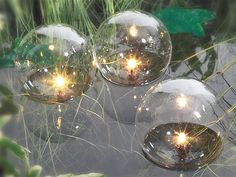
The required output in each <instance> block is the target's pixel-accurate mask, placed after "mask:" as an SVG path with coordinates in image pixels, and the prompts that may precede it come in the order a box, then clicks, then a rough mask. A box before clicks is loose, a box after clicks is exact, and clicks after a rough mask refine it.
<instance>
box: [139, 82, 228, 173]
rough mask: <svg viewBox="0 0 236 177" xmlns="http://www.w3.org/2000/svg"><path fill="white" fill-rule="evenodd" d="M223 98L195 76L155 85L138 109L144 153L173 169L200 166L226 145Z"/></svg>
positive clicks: (140, 140) (217, 154)
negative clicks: (219, 98) (224, 143)
mask: <svg viewBox="0 0 236 177" xmlns="http://www.w3.org/2000/svg"><path fill="white" fill-rule="evenodd" d="M225 110H226V107H225V104H224V102H222V101H221V100H218V99H217V97H216V96H215V93H214V91H213V90H211V89H210V88H209V87H208V86H207V85H205V84H204V83H202V82H200V81H197V80H195V79H186V78H179V79H169V80H166V81H163V82H161V83H159V84H158V85H156V86H154V87H152V88H151V89H150V90H149V91H148V92H147V94H146V95H145V96H144V98H143V101H142V103H141V104H140V106H139V108H138V109H137V114H136V120H135V126H136V127H135V132H136V138H137V140H138V143H139V144H140V145H141V147H142V150H143V152H144V154H145V156H146V157H147V158H148V159H149V160H151V161H152V162H154V163H156V164H157V165H160V166H162V167H166V168H170V169H179V170H187V169H197V168H201V167H204V166H206V165H207V164H209V163H211V162H212V161H213V160H215V159H216V158H217V157H218V156H219V155H220V153H221V151H222V148H223V140H224V136H225V127H226V123H227V121H226V119H227V116H228V115H227V114H226V113H225V112H226V111H225Z"/></svg>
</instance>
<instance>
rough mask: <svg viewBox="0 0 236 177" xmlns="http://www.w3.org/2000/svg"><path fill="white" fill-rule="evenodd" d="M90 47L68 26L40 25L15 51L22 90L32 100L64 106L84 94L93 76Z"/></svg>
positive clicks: (85, 38) (81, 36) (84, 37)
mask: <svg viewBox="0 0 236 177" xmlns="http://www.w3.org/2000/svg"><path fill="white" fill-rule="evenodd" d="M92 58H93V57H92V52H91V44H90V41H89V40H88V39H87V37H86V36H85V35H83V34H82V33H80V32H78V31H77V30H76V29H74V28H73V27H71V26H68V25H62V24H55V25H47V26H40V27H38V28H36V29H34V30H32V31H31V32H29V33H28V34H27V35H26V36H25V37H24V38H23V39H22V41H21V43H20V46H19V48H18V50H17V56H16V60H15V65H16V67H17V69H18V71H19V75H20V81H21V83H22V84H23V87H24V91H25V92H26V93H27V94H28V95H29V97H30V98H31V99H33V100H35V101H39V102H42V103H49V104H53V103H63V102H65V101H67V100H69V99H72V98H74V97H77V96H80V95H81V94H82V93H83V92H84V91H86V90H87V89H88V88H89V86H90V84H91V81H92V78H93V76H94V70H95V67H94V65H93V59H92Z"/></svg>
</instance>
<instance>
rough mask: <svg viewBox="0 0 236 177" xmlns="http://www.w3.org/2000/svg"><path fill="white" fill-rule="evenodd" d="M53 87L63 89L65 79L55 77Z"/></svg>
mask: <svg viewBox="0 0 236 177" xmlns="http://www.w3.org/2000/svg"><path fill="white" fill-rule="evenodd" d="M55 85H56V86H57V87H63V86H64V85H65V79H64V78H63V77H62V76H57V77H56V79H55Z"/></svg>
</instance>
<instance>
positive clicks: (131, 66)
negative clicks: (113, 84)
mask: <svg viewBox="0 0 236 177" xmlns="http://www.w3.org/2000/svg"><path fill="white" fill-rule="evenodd" d="M139 65H140V62H139V61H138V60H137V59H135V58H130V59H128V61H127V66H126V67H127V69H128V70H134V69H136V68H137V67H138V66H139Z"/></svg>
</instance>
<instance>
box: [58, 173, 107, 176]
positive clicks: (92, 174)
mask: <svg viewBox="0 0 236 177" xmlns="http://www.w3.org/2000/svg"><path fill="white" fill-rule="evenodd" d="M57 177H105V175H103V174H101V173H89V174H82V175H73V174H65V175H59V176H57Z"/></svg>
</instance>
